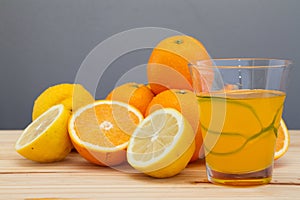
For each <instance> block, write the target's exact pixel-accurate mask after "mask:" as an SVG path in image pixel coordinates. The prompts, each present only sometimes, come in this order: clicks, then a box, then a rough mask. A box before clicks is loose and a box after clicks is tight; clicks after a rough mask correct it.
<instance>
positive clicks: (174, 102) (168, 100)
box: [146, 89, 203, 162]
mask: <svg viewBox="0 0 300 200" xmlns="http://www.w3.org/2000/svg"><path fill="white" fill-rule="evenodd" d="M198 106H199V105H198V102H197V97H196V95H195V94H194V93H193V92H191V91H189V90H178V89H171V90H165V91H163V92H161V93H159V94H158V95H156V96H155V97H154V98H153V99H152V101H151V102H150V104H149V105H148V108H147V110H146V116H147V115H149V114H150V113H152V112H154V111H155V110H158V109H161V108H174V109H176V110H178V111H179V112H181V113H182V115H183V116H184V117H185V118H186V119H187V120H188V121H189V122H190V124H191V126H192V128H193V130H194V132H195V142H196V149H195V152H194V154H193V156H192V158H191V160H190V162H192V161H195V160H198V158H199V156H201V155H200V154H201V146H202V143H203V140H202V135H201V128H200V123H199V117H200V116H199V107H198Z"/></svg>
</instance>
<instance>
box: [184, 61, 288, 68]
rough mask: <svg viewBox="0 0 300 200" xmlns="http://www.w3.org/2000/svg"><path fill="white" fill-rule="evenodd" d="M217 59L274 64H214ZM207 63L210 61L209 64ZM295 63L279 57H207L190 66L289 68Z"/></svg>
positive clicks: (191, 63)
mask: <svg viewBox="0 0 300 200" xmlns="http://www.w3.org/2000/svg"><path fill="white" fill-rule="evenodd" d="M217 61H223V62H227V61H228V62H230V61H254V62H262V61H265V62H267V61H269V62H270V61H273V62H275V63H274V64H269V65H262V64H260V65H257V64H254V65H245V64H241V65H233V64H229V63H228V64H222V65H213V64H211V62H217ZM206 63H210V64H209V65H208V64H206ZM291 64H293V62H292V61H291V60H288V59H278V58H211V59H205V60H196V61H194V62H190V63H189V64H188V66H195V67H199V68H206V67H209V68H211V67H215V68H240V69H241V68H244V69H251V68H287V67H288V66H290V65H291Z"/></svg>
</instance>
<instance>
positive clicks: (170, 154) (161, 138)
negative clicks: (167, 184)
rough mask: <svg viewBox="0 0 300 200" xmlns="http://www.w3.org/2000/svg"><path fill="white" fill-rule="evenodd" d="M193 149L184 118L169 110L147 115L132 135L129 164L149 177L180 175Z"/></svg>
mask: <svg viewBox="0 0 300 200" xmlns="http://www.w3.org/2000/svg"><path fill="white" fill-rule="evenodd" d="M194 150H195V140H194V131H193V128H192V127H191V125H190V124H189V122H188V121H187V120H186V119H185V118H184V116H183V115H182V114H181V113H180V112H178V111H177V110H175V109H173V108H164V109H160V110H157V111H155V112H153V113H151V114H150V115H148V116H147V117H146V118H145V119H144V121H143V122H142V123H141V124H140V125H139V126H138V127H137V129H136V130H135V131H134V133H133V134H132V136H131V138H130V140H129V144H128V148H127V160H128V162H129V164H130V165H131V166H132V167H133V168H135V169H137V170H139V171H141V172H143V173H145V174H148V175H150V176H153V177H157V178H166V177H171V176H174V175H176V174H178V173H180V172H181V171H182V170H183V169H184V168H185V167H186V166H187V164H188V162H189V160H190V159H191V157H192V155H193V153H194Z"/></svg>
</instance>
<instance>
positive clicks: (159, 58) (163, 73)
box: [147, 35, 210, 94]
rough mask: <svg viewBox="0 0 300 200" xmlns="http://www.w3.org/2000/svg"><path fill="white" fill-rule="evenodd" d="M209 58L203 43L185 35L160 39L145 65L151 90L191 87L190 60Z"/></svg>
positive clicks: (156, 91)
mask: <svg viewBox="0 0 300 200" xmlns="http://www.w3.org/2000/svg"><path fill="white" fill-rule="evenodd" d="M207 59H210V56H209V54H208V53H207V51H206V49H205V47H204V46H203V44H202V43H201V42H200V41H198V40H197V39H195V38H193V37H190V36H187V35H177V36H172V37H168V38H166V39H164V40H162V41H161V42H160V43H159V44H158V45H157V46H156V47H155V48H154V49H153V51H152V53H151V56H150V58H149V60H148V65H147V76H148V82H149V84H150V87H151V90H152V91H153V92H154V93H155V94H158V93H160V92H162V91H164V90H167V89H188V90H191V89H192V78H191V75H190V71H189V68H188V64H189V63H190V62H193V61H196V60H207Z"/></svg>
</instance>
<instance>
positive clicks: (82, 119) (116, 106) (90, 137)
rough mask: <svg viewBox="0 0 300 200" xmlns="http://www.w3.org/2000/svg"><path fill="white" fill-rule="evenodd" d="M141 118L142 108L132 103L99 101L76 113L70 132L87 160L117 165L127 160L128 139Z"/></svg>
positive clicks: (70, 122)
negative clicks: (138, 108) (140, 109)
mask: <svg viewBox="0 0 300 200" xmlns="http://www.w3.org/2000/svg"><path fill="white" fill-rule="evenodd" d="M142 120H143V115H142V114H141V113H140V111H139V110H137V109H136V108H135V107H133V106H131V105H129V104H126V103H123V102H118V101H108V100H99V101H96V102H94V103H91V104H88V105H86V106H84V107H82V108H80V109H79V110H77V111H76V112H75V113H73V115H72V116H71V118H70V121H69V134H70V138H71V140H72V142H73V145H74V147H75V148H76V150H77V151H78V153H79V154H80V155H81V156H82V157H84V158H85V159H86V160H88V161H90V162H92V163H94V164H98V165H102V166H114V165H118V164H121V163H123V162H124V161H125V160H126V148H127V145H128V141H129V139H130V136H131V134H132V133H133V131H134V130H135V129H136V127H137V125H138V124H139V123H140V122H141V121H142Z"/></svg>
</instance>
